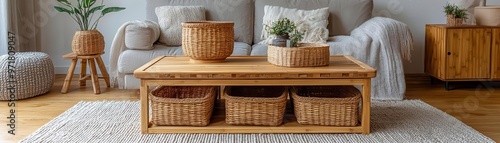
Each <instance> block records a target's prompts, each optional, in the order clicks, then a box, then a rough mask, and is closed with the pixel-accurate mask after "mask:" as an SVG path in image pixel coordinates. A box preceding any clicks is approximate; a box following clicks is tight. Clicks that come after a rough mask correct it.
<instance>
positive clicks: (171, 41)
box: [155, 6, 205, 46]
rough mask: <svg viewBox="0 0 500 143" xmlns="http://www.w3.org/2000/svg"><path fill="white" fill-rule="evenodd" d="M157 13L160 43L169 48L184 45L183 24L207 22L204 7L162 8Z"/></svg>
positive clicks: (158, 8)
mask: <svg viewBox="0 0 500 143" xmlns="http://www.w3.org/2000/svg"><path fill="white" fill-rule="evenodd" d="M155 13H156V16H158V24H159V25H160V30H161V32H160V39H159V40H158V41H160V42H161V43H164V44H165V45H169V46H179V45H181V44H182V25H181V23H182V22H188V21H204V20H205V8H204V7H203V6H161V7H157V8H156V9H155Z"/></svg>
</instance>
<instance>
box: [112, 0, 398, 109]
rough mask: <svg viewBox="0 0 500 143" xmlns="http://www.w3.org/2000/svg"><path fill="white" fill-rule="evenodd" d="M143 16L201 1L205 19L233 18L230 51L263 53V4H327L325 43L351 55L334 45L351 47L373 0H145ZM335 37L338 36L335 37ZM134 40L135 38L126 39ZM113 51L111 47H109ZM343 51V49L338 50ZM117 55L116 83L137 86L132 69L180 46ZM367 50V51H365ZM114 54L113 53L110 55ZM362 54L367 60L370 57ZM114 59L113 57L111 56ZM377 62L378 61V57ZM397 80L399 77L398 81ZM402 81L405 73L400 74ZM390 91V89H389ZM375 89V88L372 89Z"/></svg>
mask: <svg viewBox="0 0 500 143" xmlns="http://www.w3.org/2000/svg"><path fill="white" fill-rule="evenodd" d="M146 3H147V8H146V16H147V17H146V19H148V20H152V21H157V16H156V14H155V8H156V7H158V6H164V5H171V6H181V5H201V6H204V7H205V10H206V19H207V20H216V21H234V23H235V26H234V32H235V37H234V43H235V44H234V52H233V54H232V55H238V56H240V55H246V56H254V55H266V54H267V45H263V44H257V43H259V42H260V41H261V39H260V35H261V31H262V28H263V25H262V22H263V20H262V18H263V16H264V6H265V5H272V6H281V7H286V8H297V9H304V10H312V9H318V8H323V7H329V12H330V15H329V18H328V26H327V28H328V31H329V37H330V38H329V39H330V40H329V41H327V43H326V44H328V45H330V46H331V49H330V52H331V54H332V55H333V54H346V55H354V56H355V53H356V52H360V51H359V50H356V48H353V49H354V50H351V51H348V50H347V52H346V50H345V49H342V50H337V49H336V47H338V46H344V47H353V46H356V45H358V44H356V42H347V43H343V42H342V41H343V39H345V38H346V37H345V36H349V35H350V34H351V32H352V31H353V30H354V29H355V28H357V27H359V26H360V25H362V24H363V23H365V22H366V21H368V20H369V19H371V18H372V9H373V1H372V0H146ZM336 37H339V38H337V39H336ZM126 40H134V39H126ZM112 51H113V50H112ZM339 51H340V52H342V53H339ZM112 54H115V55H118V61H117V63H116V66H117V67H116V69H117V72H118V77H117V78H119V79H121V80H117V81H120V83H118V84H119V86H120V87H121V88H125V89H138V88H139V86H140V82H139V80H138V79H136V78H134V77H133V72H134V70H135V69H137V68H139V67H140V66H142V65H143V64H145V63H146V62H148V61H150V60H152V59H153V58H155V57H157V56H164V55H183V52H182V48H181V46H180V45H179V46H165V45H162V44H157V43H155V44H153V48H152V49H151V50H132V49H126V50H124V51H120V53H112ZM368 54H370V53H368ZM112 58H113V57H112ZM359 58H361V59H360V60H361V61H364V62H366V60H369V58H363V57H359ZM110 61H113V60H110ZM377 62H378V61H377ZM397 72H402V71H397ZM115 78H116V77H115ZM399 82H400V81H399ZM403 82H404V77H403ZM399 84H403V87H401V85H399V86H400V87H398V90H397V91H396V92H398V93H394V94H397V96H396V98H380V99H402V98H403V97H404V90H405V89H404V83H399ZM390 91H393V90H392V89H391V90H390ZM372 93H374V92H372Z"/></svg>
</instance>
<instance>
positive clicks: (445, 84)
mask: <svg viewBox="0 0 500 143" xmlns="http://www.w3.org/2000/svg"><path fill="white" fill-rule="evenodd" d="M444 89H445V90H446V91H448V90H450V83H449V82H447V81H446V82H445V83H444Z"/></svg>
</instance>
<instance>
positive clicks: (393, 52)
mask: <svg viewBox="0 0 500 143" xmlns="http://www.w3.org/2000/svg"><path fill="white" fill-rule="evenodd" d="M328 44H329V45H330V46H331V51H330V54H342V55H352V56H353V57H355V58H357V59H358V60H360V61H362V62H364V63H366V64H368V65H370V66H371V67H373V68H375V69H376V70H377V77H375V78H374V79H372V84H371V86H372V89H371V97H372V99H376V100H402V99H403V98H404V97H405V91H406V83H405V76H404V69H403V59H406V60H408V61H410V58H411V51H412V50H413V37H412V34H411V32H410V30H409V28H408V27H407V25H406V24H404V23H402V22H399V21H396V20H393V19H390V18H383V17H374V18H372V19H370V20H368V21H366V22H365V23H363V24H362V25H361V26H359V27H358V28H356V29H354V30H353V31H352V32H351V35H349V36H335V37H331V38H330V41H329V42H328Z"/></svg>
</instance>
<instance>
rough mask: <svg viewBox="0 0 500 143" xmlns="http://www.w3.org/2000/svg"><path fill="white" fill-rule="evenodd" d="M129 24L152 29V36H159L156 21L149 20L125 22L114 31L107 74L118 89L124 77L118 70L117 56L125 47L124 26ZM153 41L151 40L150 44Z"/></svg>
mask: <svg viewBox="0 0 500 143" xmlns="http://www.w3.org/2000/svg"><path fill="white" fill-rule="evenodd" d="M130 25H136V26H139V27H142V28H148V29H151V30H152V31H153V35H152V37H155V38H156V39H158V37H159V36H160V27H159V26H158V24H157V23H155V22H153V21H149V20H136V21H129V22H125V23H124V24H123V25H122V26H120V28H118V31H117V32H116V35H115V38H114V39H113V43H112V44H111V50H110V57H109V66H110V68H109V69H110V70H109V76H110V80H111V86H112V87H115V88H116V87H119V88H120V89H123V88H124V80H123V79H124V77H125V75H123V74H120V73H119V72H118V58H119V56H120V54H121V53H122V52H123V51H125V50H126V49H127V47H126V46H125V28H126V27H127V26H130ZM156 39H155V40H151V41H156ZM153 43H154V42H151V46H152V44H153Z"/></svg>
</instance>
